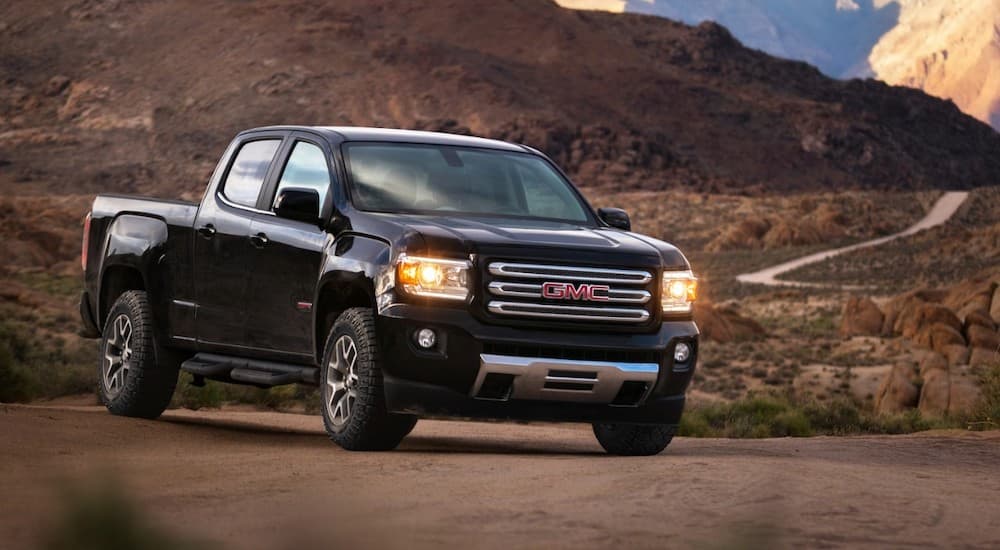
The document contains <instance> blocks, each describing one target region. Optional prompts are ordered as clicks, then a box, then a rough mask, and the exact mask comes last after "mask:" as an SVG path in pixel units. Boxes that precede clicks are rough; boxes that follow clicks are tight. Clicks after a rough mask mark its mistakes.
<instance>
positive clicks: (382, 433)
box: [320, 308, 417, 451]
mask: <svg viewBox="0 0 1000 550" xmlns="http://www.w3.org/2000/svg"><path fill="white" fill-rule="evenodd" d="M345 338H346V339H348V340H345ZM348 341H350V342H353V345H354V348H355V354H354V362H353V363H351V364H352V365H353V368H352V367H345V366H343V365H345V364H347V362H346V361H345V359H344V358H342V357H341V358H338V357H337V354H341V350H340V349H338V342H340V343H341V344H340V345H341V346H347V345H348V344H347V342H348ZM347 349H348V350H349V348H347ZM347 355H350V353H348V354H347ZM338 361H343V363H338ZM335 364H338V365H341V367H340V369H338V368H335V367H334V365H335ZM381 365H382V364H381V359H380V357H379V349H378V343H377V341H376V338H375V316H374V315H373V314H372V311H371V310H370V309H367V308H351V309H348V310H346V311H344V312H343V313H342V314H341V315H340V317H338V318H337V320H336V322H334V324H333V328H332V329H331V330H330V334H329V336H328V337H327V339H326V347H325V348H324V351H323V363H322V365H321V367H320V388H321V389H320V395H321V398H322V402H321V403H320V410H321V411H322V413H323V425H324V426H325V427H326V433H327V435H329V436H330V439H331V440H333V442H334V443H336V444H337V445H339V446H341V447H343V448H344V449H347V450H349V451H389V450H392V449H395V448H396V447H397V446H398V445H399V443H400V442H401V441H402V440H403V438H404V437H406V434H408V433H410V431H411V430H412V429H413V426H414V425H415V424H416V423H417V417H415V416H411V415H405V414H395V413H390V412H389V411H388V409H387V408H386V403H385V391H384V389H383V386H382V366H381ZM344 371H348V372H349V373H350V374H345V372H344ZM349 376H353V378H352V380H353V382H352V383H351V386H350V387H349V388H346V387H345V386H344V384H346V383H347V382H346V380H347V377H349ZM350 390H353V391H354V398H353V400H348V407H349V409H348V412H347V414H346V417H345V416H344V409H343V408H341V409H340V410H339V411H338V410H337V404H338V403H340V400H338V399H335V398H336V397H337V396H338V395H339V396H341V399H348V398H347V397H343V395H344V394H345V393H346V392H348V391H350Z"/></svg>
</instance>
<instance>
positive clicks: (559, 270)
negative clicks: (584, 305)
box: [489, 262, 653, 285]
mask: <svg viewBox="0 0 1000 550" xmlns="http://www.w3.org/2000/svg"><path fill="white" fill-rule="evenodd" d="M489 271H490V274H491V275H494V276H497V277H510V278H513V279H545V280H549V281H583V282H587V283H615V284H620V285H644V284H646V283H648V282H650V281H652V280H653V274H652V273H650V272H648V271H642V270H636V269H605V268H599V267H572V266H561V265H541V264H519V263H510V262H494V263H491V264H490V267H489Z"/></svg>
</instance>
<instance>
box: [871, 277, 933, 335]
mask: <svg viewBox="0 0 1000 550" xmlns="http://www.w3.org/2000/svg"><path fill="white" fill-rule="evenodd" d="M946 295H947V292H946V291H943V290H936V289H930V288H919V289H917V290H911V291H909V292H905V293H903V294H900V295H899V296H896V297H895V298H893V299H891V300H889V301H888V302H886V303H885V305H883V306H882V312H883V313H884V314H885V322H883V323H882V334H883V335H884V336H892V335H893V334H895V326H896V321H897V319H898V317H899V314H900V313H901V312H902V311H903V310H904V309H906V308H907V307H909V306H910V305H913V304H920V303H924V302H930V303H937V302H940V301H941V300H943V299H944V297H945V296H946Z"/></svg>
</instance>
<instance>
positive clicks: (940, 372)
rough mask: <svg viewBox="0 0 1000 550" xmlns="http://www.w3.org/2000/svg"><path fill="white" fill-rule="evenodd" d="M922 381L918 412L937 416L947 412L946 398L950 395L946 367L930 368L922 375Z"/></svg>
mask: <svg viewBox="0 0 1000 550" xmlns="http://www.w3.org/2000/svg"><path fill="white" fill-rule="evenodd" d="M923 381H924V383H923V385H922V386H921V387H920V405H919V406H918V408H919V409H920V412H921V413H922V414H928V415H938V416H940V415H943V414H945V413H947V412H948V400H949V398H950V396H951V384H950V382H949V374H948V369H947V368H945V369H931V370H929V371H927V373H926V374H924V375H923Z"/></svg>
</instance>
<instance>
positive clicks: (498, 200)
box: [344, 142, 590, 223]
mask: <svg viewBox="0 0 1000 550" xmlns="http://www.w3.org/2000/svg"><path fill="white" fill-rule="evenodd" d="M344 156H345V158H346V160H347V169H348V172H349V173H350V181H351V196H352V198H353V200H354V205H355V206H356V207H357V208H360V209H361V210H371V211H378V212H406V213H418V214H421V213H423V214H431V213H444V212H449V213H460V214H473V215H499V216H516V217H526V218H545V219H554V220H561V221H572V222H578V223H579V222H588V221H590V216H589V215H588V214H587V209H586V207H585V206H584V204H583V202H582V200H581V199H580V198H579V197H578V196H577V194H576V193H575V192H574V190H573V189H572V188H571V187H570V184H569V182H567V181H566V180H565V179H564V178H563V177H562V176H561V175H560V174H559V173H558V172H557V171H556V170H555V169H554V168H553V167H552V166H551V165H550V164H549V163H548V162H546V161H545V160H544V159H542V158H539V157H538V156H535V155H531V154H527V153H514V152H505V151H494V150H489V149H475V148H468V147H451V146H444V145H411V144H402V143H361V142H358V143H348V144H345V146H344Z"/></svg>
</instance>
